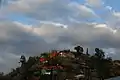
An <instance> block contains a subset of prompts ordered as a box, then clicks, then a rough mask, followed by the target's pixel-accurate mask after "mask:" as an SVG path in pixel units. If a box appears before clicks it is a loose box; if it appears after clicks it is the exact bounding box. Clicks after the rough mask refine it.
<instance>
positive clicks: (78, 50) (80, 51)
mask: <svg viewBox="0 0 120 80" xmlns="http://www.w3.org/2000/svg"><path fill="white" fill-rule="evenodd" d="M74 49H75V50H76V51H77V53H80V54H81V53H83V51H84V50H83V47H81V46H76V47H75V48H74Z"/></svg>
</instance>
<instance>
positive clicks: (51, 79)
mask: <svg viewBox="0 0 120 80" xmlns="http://www.w3.org/2000/svg"><path fill="white" fill-rule="evenodd" d="M50 80H53V68H52V69H51V74H50Z"/></svg>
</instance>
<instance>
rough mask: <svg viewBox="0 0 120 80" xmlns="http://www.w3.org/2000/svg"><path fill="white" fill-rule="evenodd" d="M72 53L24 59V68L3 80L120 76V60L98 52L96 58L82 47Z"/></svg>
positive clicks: (93, 79)
mask: <svg viewBox="0 0 120 80" xmlns="http://www.w3.org/2000/svg"><path fill="white" fill-rule="evenodd" d="M75 50H76V52H73V51H70V50H63V51H55V50H54V51H51V52H50V53H42V54H41V55H40V56H35V57H29V59H28V61H26V59H25V56H21V58H20V62H21V67H19V68H16V69H13V71H12V72H10V73H9V74H7V75H2V74H1V77H0V80H66V79H68V80H104V79H108V78H112V77H117V76H120V61H119V60H114V61H113V60H112V58H110V57H107V58H105V55H104V54H105V53H104V52H103V51H102V50H101V49H99V48H96V49H95V53H94V55H90V54H89V53H88V49H87V51H86V53H85V51H84V50H83V48H82V47H80V46H77V47H75Z"/></svg>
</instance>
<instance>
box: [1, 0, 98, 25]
mask: <svg viewBox="0 0 120 80" xmlns="http://www.w3.org/2000/svg"><path fill="white" fill-rule="evenodd" d="M31 5H33V6H32V7H31ZM2 13H3V14H4V15H5V14H6V15H9V14H12V13H17V14H23V15H25V16H27V17H31V18H35V19H38V20H43V21H45V20H47V21H57V22H62V23H66V22H70V20H69V18H72V19H74V18H75V19H77V20H80V19H83V20H84V18H85V19H91V18H97V17H98V16H97V14H96V13H95V12H94V11H93V10H92V9H91V8H89V7H87V6H85V5H82V4H79V3H77V2H71V1H70V0H44V1H43V0H34V1H33V0H19V1H16V2H14V3H11V4H9V5H8V6H6V7H5V8H4V9H3V11H2ZM63 20H64V21H63Z"/></svg>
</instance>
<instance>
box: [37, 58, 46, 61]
mask: <svg viewBox="0 0 120 80" xmlns="http://www.w3.org/2000/svg"><path fill="white" fill-rule="evenodd" d="M39 60H40V62H43V61H46V60H47V59H46V58H40V59H39Z"/></svg>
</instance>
